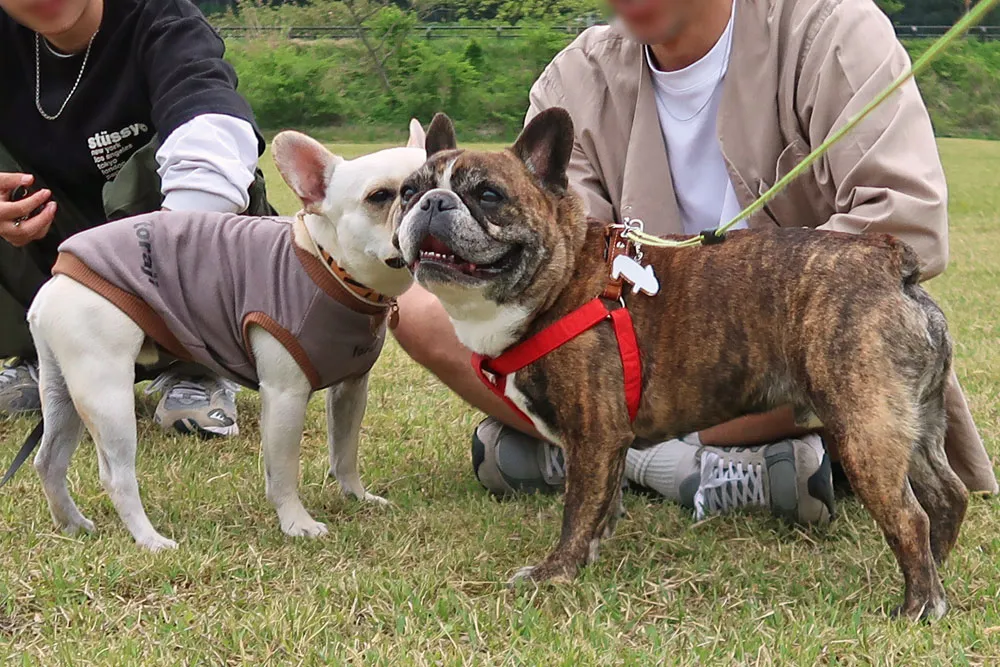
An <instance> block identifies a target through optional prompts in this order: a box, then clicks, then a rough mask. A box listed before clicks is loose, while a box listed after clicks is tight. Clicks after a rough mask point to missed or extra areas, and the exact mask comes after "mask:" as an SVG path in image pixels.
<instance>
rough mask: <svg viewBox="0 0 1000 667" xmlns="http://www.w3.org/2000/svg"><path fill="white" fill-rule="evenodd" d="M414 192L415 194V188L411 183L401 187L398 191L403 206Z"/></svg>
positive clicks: (411, 197)
mask: <svg viewBox="0 0 1000 667" xmlns="http://www.w3.org/2000/svg"><path fill="white" fill-rule="evenodd" d="M415 194H417V189H416V188H415V187H413V186H412V185H404V186H403V189H402V190H400V191H399V200H400V203H402V204H403V206H406V205H408V204H409V203H410V200H411V199H413V195H415Z"/></svg>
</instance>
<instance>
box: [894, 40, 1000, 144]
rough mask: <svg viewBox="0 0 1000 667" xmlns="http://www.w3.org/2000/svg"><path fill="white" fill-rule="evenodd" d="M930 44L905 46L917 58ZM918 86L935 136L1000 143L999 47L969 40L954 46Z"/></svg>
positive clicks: (923, 77) (999, 45)
mask: <svg viewBox="0 0 1000 667" xmlns="http://www.w3.org/2000/svg"><path fill="white" fill-rule="evenodd" d="M931 43H932V42H931V40H919V41H914V42H911V43H909V44H908V45H907V46H908V48H909V51H910V55H911V56H912V57H913V58H917V57H918V56H919V55H920V54H921V53H923V52H924V51H925V50H926V49H927V48H928V47H929V46H930V45H931ZM919 85H920V91H921V93H922V95H923V98H924V101H925V102H926V103H927V106H928V108H929V109H930V112H931V119H932V120H933V122H934V128H935V131H936V132H937V133H938V135H940V136H944V137H982V138H991V139H1000V43H997V42H978V41H975V40H971V39H970V40H965V41H963V42H959V43H957V44H955V45H953V46H952V47H951V48H950V49H948V50H947V51H945V52H944V53H942V54H941V56H940V57H939V58H938V59H937V60H935V61H934V62H933V63H932V64H931V67H930V69H929V70H928V71H927V72H926V73H925V74H924V75H922V76H921V77H920V80H919Z"/></svg>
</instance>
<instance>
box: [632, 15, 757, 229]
mask: <svg viewBox="0 0 1000 667" xmlns="http://www.w3.org/2000/svg"><path fill="white" fill-rule="evenodd" d="M735 16H736V5H735V3H734V4H733V11H732V13H731V14H730V17H729V25H727V26H726V31H725V32H724V33H723V34H722V36H721V37H720V38H719V41H718V42H716V43H715V46H713V47H712V49H711V50H710V51H709V52H708V53H707V54H705V56H704V57H703V58H702V59H701V60H699V61H697V62H695V63H693V64H691V65H689V66H688V67H685V68H684V69H680V70H676V71H673V72H663V71H660V70H659V69H657V68H656V66H655V65H654V64H653V60H652V58H651V57H650V52H649V49H648V48H647V49H646V63H647V65H648V66H649V70H650V73H651V75H652V79H653V87H654V90H655V94H656V112H657V115H658V116H659V119H660V128H661V129H662V131H663V141H664V143H665V144H666V147H667V158H668V161H669V162H670V175H671V177H672V178H673V182H674V192H675V193H676V195H677V206H678V208H679V209H680V214H681V221H682V223H683V224H684V231H685V232H686V233H688V234H697V233H698V232H701V231H702V230H705V229H711V228H713V227H717V226H718V225H720V224H724V223H726V222H729V220H731V219H732V218H733V217H735V216H736V215H737V214H738V213H739V212H740V210H741V207H740V204H739V202H738V201H737V199H736V191H735V190H733V184H732V181H730V179H729V172H728V171H726V163H725V161H724V160H723V158H722V147H721V146H720V145H719V136H718V133H717V131H716V117H717V116H718V113H719V102H720V101H721V99H722V80H723V78H724V77H725V75H726V70H727V69H728V67H729V54H730V51H731V49H732V43H733V20H734V19H735ZM741 227H746V221H745V220H743V221H741V222H740V223H739V224H737V225H736V228H737V229H738V228H741Z"/></svg>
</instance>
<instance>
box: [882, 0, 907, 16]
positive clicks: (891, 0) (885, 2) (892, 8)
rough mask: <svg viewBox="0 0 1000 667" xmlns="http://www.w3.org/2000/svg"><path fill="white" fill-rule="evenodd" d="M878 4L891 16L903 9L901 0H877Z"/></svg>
mask: <svg viewBox="0 0 1000 667" xmlns="http://www.w3.org/2000/svg"><path fill="white" fill-rule="evenodd" d="M877 4H878V6H879V7H881V8H882V11H883V12H885V13H886V14H888V15H889V16H892V15H893V14H898V13H899V12H901V11H902V10H903V3H902V2H900V0H877Z"/></svg>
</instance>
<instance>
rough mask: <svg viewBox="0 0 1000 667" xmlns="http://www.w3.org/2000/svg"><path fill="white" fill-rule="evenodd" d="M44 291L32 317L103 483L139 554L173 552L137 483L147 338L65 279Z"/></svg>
mask: <svg viewBox="0 0 1000 667" xmlns="http://www.w3.org/2000/svg"><path fill="white" fill-rule="evenodd" d="M42 289H43V290H45V295H44V299H43V302H42V304H41V305H40V306H39V307H38V308H37V309H36V308H34V307H33V309H32V313H29V318H30V319H32V320H33V322H32V324H33V325H34V326H36V327H37V328H39V329H40V330H44V333H45V336H44V338H45V341H46V343H47V344H48V346H49V348H50V350H51V352H52V355H53V356H54V357H55V359H57V360H58V364H59V371H60V372H61V373H62V377H63V379H64V381H65V383H66V388H67V390H68V391H69V395H70V397H71V398H72V401H73V405H74V407H75V408H76V412H77V414H78V415H79V417H80V419H81V420H82V421H83V423H84V425H86V427H87V430H88V431H90V435H91V436H92V437H93V439H94V443H95V444H96V445H97V462H98V467H99V470H100V477H101V484H102V485H103V486H104V489H105V491H107V493H108V496H110V498H111V502H112V503H113V504H114V506H115V509H116V510H117V511H118V516H119V517H121V520H122V521H123V522H124V523H125V526H126V527H127V528H128V531H129V533H131V534H132V537H133V538H134V539H135V541H136V542H137V543H138V544H139V545H140V546H141V547H144V548H146V549H149V550H151V551H159V550H160V549H165V548H175V547H176V546H177V544H176V543H175V542H174V541H173V540H168V539H167V538H165V537H163V536H162V535H160V534H159V533H158V532H156V529H155V528H153V525H152V524H151V523H150V522H149V518H148V517H147V516H146V511H145V510H144V509H143V507H142V501H141V500H140V499H139V484H138V482H137V481H136V477H135V454H136V446H137V443H136V424H135V390H134V384H135V360H136V358H137V357H138V355H139V350H140V349H141V347H142V343H143V340H145V334H144V333H143V331H142V329H140V328H139V327H138V326H137V325H136V324H135V322H133V321H132V320H131V319H130V318H129V317H128V316H127V315H126V314H125V313H123V312H122V311H121V310H119V309H118V308H117V307H115V306H114V305H112V304H111V303H110V302H109V301H107V300H106V299H105V298H104V297H102V296H100V295H98V294H97V293H96V292H93V291H92V290H90V289H88V288H86V287H84V286H82V285H80V284H79V283H77V282H75V281H73V280H71V279H69V278H66V277H65V276H61V275H60V276H56V277H55V278H53V279H52V280H51V281H49V282H48V283H46V285H45V286H44V287H43V288H42ZM39 298H42V293H39ZM36 301H37V299H36ZM47 428H48V424H46V429H47Z"/></svg>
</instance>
